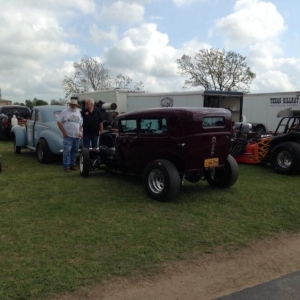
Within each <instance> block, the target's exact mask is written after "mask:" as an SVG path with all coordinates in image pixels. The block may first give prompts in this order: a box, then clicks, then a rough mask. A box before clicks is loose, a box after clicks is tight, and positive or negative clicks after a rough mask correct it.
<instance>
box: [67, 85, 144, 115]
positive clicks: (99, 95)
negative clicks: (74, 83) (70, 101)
mask: <svg viewBox="0 0 300 300" xmlns="http://www.w3.org/2000/svg"><path fill="white" fill-rule="evenodd" d="M135 92H136V91H135V90H129V89H118V88H116V89H102V90H98V91H93V92H85V93H78V94H73V95H72V96H75V97H78V100H79V102H80V101H84V100H85V99H88V98H91V99H94V100H95V102H102V103H103V102H104V103H115V104H116V106H117V107H116V111H117V112H118V113H124V112H126V107H127V95H128V94H129V93H135ZM141 92H142V91H139V93H141Z"/></svg>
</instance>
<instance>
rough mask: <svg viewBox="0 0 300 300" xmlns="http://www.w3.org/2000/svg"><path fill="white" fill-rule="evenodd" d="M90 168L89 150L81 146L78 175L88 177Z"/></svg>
mask: <svg viewBox="0 0 300 300" xmlns="http://www.w3.org/2000/svg"><path fill="white" fill-rule="evenodd" d="M90 168H91V160H90V152H89V149H87V148H82V150H81V153H80V157H79V170H80V176H82V177H89V175H90Z"/></svg>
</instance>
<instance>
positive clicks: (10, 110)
mask: <svg viewBox="0 0 300 300" xmlns="http://www.w3.org/2000/svg"><path fill="white" fill-rule="evenodd" d="M14 115H15V117H16V118H17V121H18V124H19V125H20V126H25V125H26V122H27V119H28V118H29V116H30V109H29V108H28V107H27V106H22V105H4V106H1V107H0V139H12V138H13V136H12V135H11V128H12V122H11V119H12V117H13V116H14Z"/></svg>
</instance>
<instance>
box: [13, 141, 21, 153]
mask: <svg viewBox="0 0 300 300" xmlns="http://www.w3.org/2000/svg"><path fill="white" fill-rule="evenodd" d="M16 143H17V141H16V137H14V152H15V154H20V153H21V147H19V146H17V145H16Z"/></svg>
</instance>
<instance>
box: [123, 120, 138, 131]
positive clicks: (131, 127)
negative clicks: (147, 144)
mask: <svg viewBox="0 0 300 300" xmlns="http://www.w3.org/2000/svg"><path fill="white" fill-rule="evenodd" d="M120 129H121V130H120V132H122V133H133V132H136V131H137V125H136V120H121V128H120Z"/></svg>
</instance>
